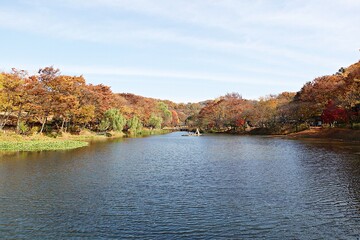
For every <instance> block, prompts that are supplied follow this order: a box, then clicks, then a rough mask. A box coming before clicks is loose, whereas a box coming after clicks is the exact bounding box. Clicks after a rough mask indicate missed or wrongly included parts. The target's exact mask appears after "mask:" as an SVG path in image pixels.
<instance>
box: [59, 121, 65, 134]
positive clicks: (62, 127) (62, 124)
mask: <svg viewBox="0 0 360 240" xmlns="http://www.w3.org/2000/svg"><path fill="white" fill-rule="evenodd" d="M64 125H65V118H63V121H62V123H61V128H60V132H62V131H63V129H64Z"/></svg>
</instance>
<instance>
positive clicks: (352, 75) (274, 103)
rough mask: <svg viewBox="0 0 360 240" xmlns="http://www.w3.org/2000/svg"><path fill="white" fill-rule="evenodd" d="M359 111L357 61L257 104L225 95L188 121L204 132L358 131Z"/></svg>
mask: <svg viewBox="0 0 360 240" xmlns="http://www.w3.org/2000/svg"><path fill="white" fill-rule="evenodd" d="M359 111H360V62H358V63H355V64H353V65H351V66H349V67H348V68H341V69H340V70H339V71H338V72H337V73H335V74H333V75H328V76H323V77H319V78H316V79H314V80H313V81H311V82H308V83H306V84H305V85H304V86H303V87H302V89H301V90H300V91H299V92H297V93H289V92H284V93H281V94H279V95H269V96H267V97H264V98H260V100H257V101H253V100H246V99H243V98H242V97H241V95H239V94H237V93H231V94H227V95H225V96H222V97H220V98H218V99H215V100H213V101H209V102H208V103H207V104H206V106H205V107H203V108H202V109H201V111H200V112H199V113H198V114H196V115H194V116H192V117H190V118H189V119H190V120H191V125H193V126H200V127H201V128H202V129H203V130H205V131H215V132H219V131H220V132H224V131H230V132H244V131H250V130H253V132H254V133H257V132H258V133H259V134H282V133H289V132H295V131H300V130H303V129H305V128H308V127H309V126H311V125H313V126H320V125H324V124H325V125H328V126H334V125H335V124H336V125H338V126H340V125H342V126H349V127H352V128H359V125H357V124H358V123H359V122H360V119H359V117H360V114H359Z"/></svg>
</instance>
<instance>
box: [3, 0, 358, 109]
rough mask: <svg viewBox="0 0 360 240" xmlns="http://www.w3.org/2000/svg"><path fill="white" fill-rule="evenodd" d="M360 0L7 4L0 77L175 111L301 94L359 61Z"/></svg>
mask: <svg viewBox="0 0 360 240" xmlns="http://www.w3.org/2000/svg"><path fill="white" fill-rule="evenodd" d="M359 23H360V0H338V1H333V0H291V1H289V0H51V1H49V0H8V1H7V0H0V71H6V72H8V71H10V70H11V68H13V67H14V68H17V69H23V70H27V71H28V72H29V73H30V74H35V73H36V72H37V70H38V69H40V68H43V67H46V66H54V67H56V68H59V69H60V70H61V73H62V74H65V75H83V76H84V77H85V79H86V81H87V82H88V83H92V84H100V83H102V84H105V85H108V86H111V89H112V91H113V92H115V93H121V92H128V93H134V94H138V95H142V96H146V97H154V98H159V99H168V100H172V101H175V102H198V101H203V100H207V99H214V98H217V97H219V96H221V95H225V94H226V93H231V92H238V93H240V94H241V95H242V96H243V97H244V98H247V99H258V98H259V97H263V96H266V95H269V94H278V93H281V92H283V91H294V92H295V91H298V90H300V88H301V87H302V86H303V84H304V83H306V82H308V81H311V80H313V79H314V78H315V77H319V76H323V75H328V74H333V73H335V72H336V71H337V70H338V69H339V68H340V67H347V66H349V65H350V64H352V63H355V62H357V61H359V59H360V52H359V48H360V27H359Z"/></svg>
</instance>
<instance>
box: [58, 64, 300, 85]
mask: <svg viewBox="0 0 360 240" xmlns="http://www.w3.org/2000/svg"><path fill="white" fill-rule="evenodd" d="M60 68H61V69H66V71H67V72H74V73H76V74H78V75H80V74H84V75H85V76H86V75H103V76H104V75H114V76H134V77H144V78H166V79H169V80H173V79H188V80H201V81H214V82H224V83H242V84H248V85H263V86H294V84H293V83H291V82H285V81H281V80H275V79H273V80H272V81H269V79H265V78H256V77H243V76H241V75H239V76H238V77H236V76H234V75H224V74H215V75H214V74H209V73H205V72H194V71H192V72H191V71H170V70H167V71H164V70H159V69H146V68H117V67H99V66H91V67H84V66H60ZM119 81H121V78H119Z"/></svg>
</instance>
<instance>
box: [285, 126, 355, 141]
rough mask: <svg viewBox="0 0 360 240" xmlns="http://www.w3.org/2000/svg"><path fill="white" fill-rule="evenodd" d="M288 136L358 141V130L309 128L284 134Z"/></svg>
mask: <svg viewBox="0 0 360 240" xmlns="http://www.w3.org/2000/svg"><path fill="white" fill-rule="evenodd" d="M286 136H287V137H289V138H293V139H301V138H316V139H331V140H338V141H349V142H360V130H353V129H346V128H310V129H308V130H304V131H301V132H297V133H291V134H288V135H286Z"/></svg>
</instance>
